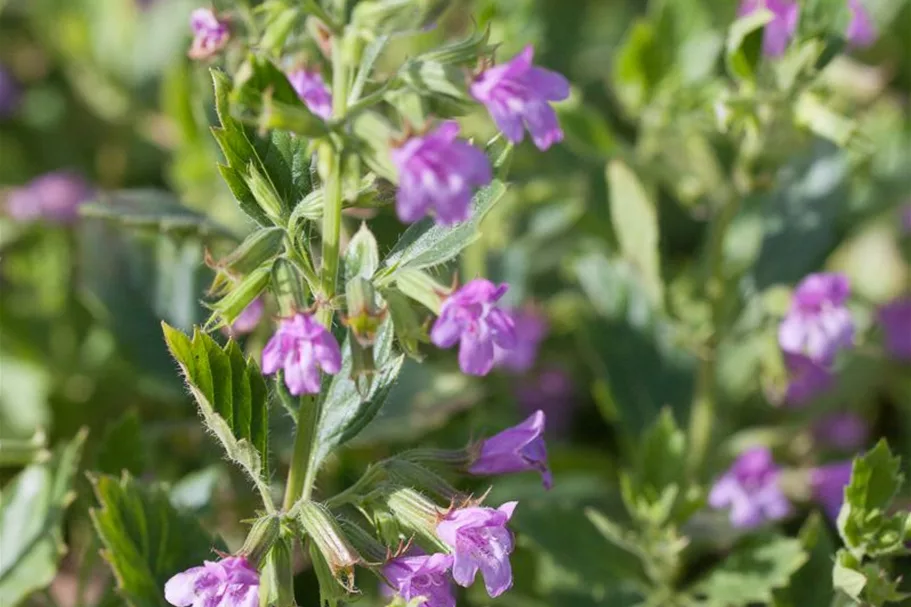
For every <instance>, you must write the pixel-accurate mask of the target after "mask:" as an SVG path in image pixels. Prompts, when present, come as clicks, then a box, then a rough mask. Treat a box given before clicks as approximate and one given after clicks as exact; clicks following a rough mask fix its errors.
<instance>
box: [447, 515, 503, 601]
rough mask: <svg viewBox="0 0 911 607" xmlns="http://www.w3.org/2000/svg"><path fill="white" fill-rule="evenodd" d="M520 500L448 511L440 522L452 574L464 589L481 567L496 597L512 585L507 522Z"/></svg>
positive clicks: (491, 591) (485, 581) (488, 591)
mask: <svg viewBox="0 0 911 607" xmlns="http://www.w3.org/2000/svg"><path fill="white" fill-rule="evenodd" d="M517 504H518V502H507V503H505V504H503V505H502V506H500V507H499V508H497V509H496V510H494V509H493V508H485V507H481V506H477V507H469V508H459V509H456V510H452V511H451V512H449V513H448V514H447V515H446V517H445V518H444V519H443V520H441V521H440V522H439V523H438V524H437V534H439V536H440V539H441V540H443V542H444V543H446V544H447V545H449V547H450V548H452V550H453V552H454V555H455V560H454V561H453V567H452V577H453V579H454V580H455V581H456V584H458V585H459V586H464V587H465V588H467V587H469V586H471V584H472V583H473V582H474V579H475V576H476V575H477V573H478V570H480V571H481V575H482V576H483V577H484V585H485V586H486V588H487V594H489V595H490V596H491V597H497V596H500V595H501V594H503V593H504V592H506V591H507V590H509V589H510V588H511V587H512V566H511V565H510V563H509V555H510V553H512V551H513V538H512V533H510V531H509V529H507V528H506V523H508V522H509V519H511V518H512V513H513V511H514V510H515V509H516V505H517Z"/></svg>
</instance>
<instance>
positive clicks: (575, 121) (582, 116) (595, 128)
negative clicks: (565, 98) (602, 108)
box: [556, 101, 617, 162]
mask: <svg viewBox="0 0 911 607" xmlns="http://www.w3.org/2000/svg"><path fill="white" fill-rule="evenodd" d="M556 110H557V116H558V117H559V118H560V126H561V127H563V132H564V133H565V134H566V144H567V145H568V146H569V147H570V149H572V150H573V151H574V152H575V153H577V154H580V155H582V156H587V157H589V158H591V159H593V160H596V161H602V162H603V161H604V160H605V159H607V158H609V157H610V156H611V155H612V154H613V153H614V152H615V151H616V148H617V143H616V140H615V137H614V133H613V131H612V130H611V127H610V125H609V124H608V122H607V120H605V118H604V117H603V116H602V115H601V114H600V113H598V111H597V110H595V109H594V108H593V107H591V106H589V105H587V104H585V103H584V102H581V101H579V102H576V103H573V104H558V105H557V106H556Z"/></svg>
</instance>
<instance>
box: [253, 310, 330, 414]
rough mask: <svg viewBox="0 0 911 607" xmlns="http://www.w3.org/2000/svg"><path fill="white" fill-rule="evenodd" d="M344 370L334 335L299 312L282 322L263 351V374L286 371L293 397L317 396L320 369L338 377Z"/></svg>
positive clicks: (287, 383)
mask: <svg viewBox="0 0 911 607" xmlns="http://www.w3.org/2000/svg"><path fill="white" fill-rule="evenodd" d="M341 368H342V354H341V350H340V349H339V347H338V342H337V341H335V337H333V336H332V333H330V332H329V331H327V330H326V328H325V327H324V326H323V325H321V324H319V322H317V321H316V319H315V318H313V317H312V316H310V315H308V314H302V313H300V312H298V313H297V314H295V315H294V316H292V317H290V318H283V319H281V321H280V322H279V325H278V330H277V331H276V332H275V335H273V336H272V338H271V339H270V340H269V343H267V344H266V347H265V348H263V373H264V374H266V375H272V374H273V373H275V372H276V371H278V370H279V369H284V378H285V385H286V386H287V387H288V391H289V392H290V393H291V394H293V395H294V396H300V395H301V394H317V393H319V387H320V369H322V370H323V371H325V372H326V373H329V374H330V375H335V374H336V373H338V372H339V370H340V369H341Z"/></svg>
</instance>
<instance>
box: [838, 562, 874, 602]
mask: <svg viewBox="0 0 911 607" xmlns="http://www.w3.org/2000/svg"><path fill="white" fill-rule="evenodd" d="M832 585H833V586H835V589H836V590H840V591H842V592H844V593H845V594H847V595H848V596H849V597H851V598H852V599H854V600H855V601H860V597H861V594H862V593H863V591H864V587H865V586H866V585H867V576H865V575H864V574H863V573H861V571H860V563H858V562H857V559H855V558H854V557H853V556H851V553H850V552H848V551H847V550H839V551H838V554H837V555H836V557H835V566H834V567H833V568H832Z"/></svg>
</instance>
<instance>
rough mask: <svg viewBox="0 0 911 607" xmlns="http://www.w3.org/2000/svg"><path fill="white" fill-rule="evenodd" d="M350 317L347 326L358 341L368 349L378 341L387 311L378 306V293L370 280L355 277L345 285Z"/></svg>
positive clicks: (346, 321)
mask: <svg viewBox="0 0 911 607" xmlns="http://www.w3.org/2000/svg"><path fill="white" fill-rule="evenodd" d="M345 297H346V299H347V301H348V317H347V318H346V319H345V324H346V325H347V326H348V328H349V329H351V332H352V333H353V334H354V336H355V338H357V341H358V342H359V343H360V344H361V345H362V346H364V347H365V348H366V347H369V346H371V345H373V343H374V342H375V341H376V333H377V331H378V330H379V328H380V324H382V322H383V319H384V318H385V317H386V311H385V310H383V309H381V308H379V306H377V304H376V301H377V297H376V291H375V290H374V288H373V284H372V283H371V282H370V281H369V280H365V279H363V278H361V277H355V278H353V279H352V280H349V281H348V284H347V285H345Z"/></svg>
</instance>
